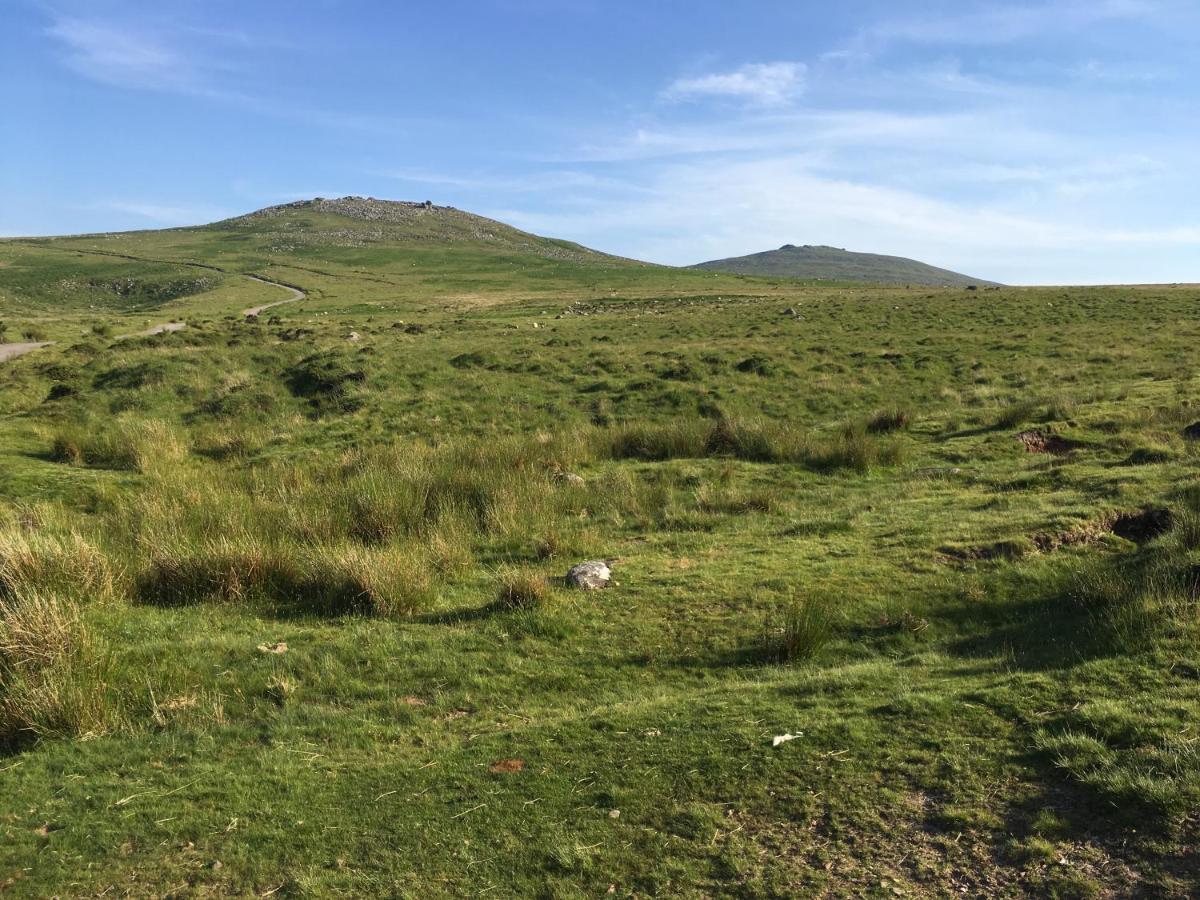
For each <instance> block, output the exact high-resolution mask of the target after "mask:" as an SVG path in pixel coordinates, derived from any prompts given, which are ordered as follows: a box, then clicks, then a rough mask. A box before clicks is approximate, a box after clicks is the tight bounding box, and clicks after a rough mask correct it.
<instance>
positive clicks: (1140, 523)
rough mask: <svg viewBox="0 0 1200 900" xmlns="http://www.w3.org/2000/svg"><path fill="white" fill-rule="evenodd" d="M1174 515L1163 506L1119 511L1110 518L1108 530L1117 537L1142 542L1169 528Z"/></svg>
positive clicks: (1136, 542)
mask: <svg viewBox="0 0 1200 900" xmlns="http://www.w3.org/2000/svg"><path fill="white" fill-rule="evenodd" d="M1173 521H1174V517H1173V516H1172V515H1171V511H1170V510H1169V509H1167V508H1166V507H1165V506H1158V507H1149V508H1147V509H1140V510H1136V511H1135V512H1127V513H1121V514H1119V515H1118V516H1117V517H1116V518H1114V519H1113V520H1112V524H1111V526H1110V530H1111V531H1112V533H1113V534H1115V535H1116V536H1117V537H1123V538H1125V539H1126V540H1130V541H1133V542H1134V543H1135V544H1144V543H1145V542H1146V541H1150V540H1153V539H1154V538H1156V537H1158V536H1159V535H1161V534H1164V533H1165V532H1167V531H1168V530H1169V529H1170V528H1171V524H1172V522H1173Z"/></svg>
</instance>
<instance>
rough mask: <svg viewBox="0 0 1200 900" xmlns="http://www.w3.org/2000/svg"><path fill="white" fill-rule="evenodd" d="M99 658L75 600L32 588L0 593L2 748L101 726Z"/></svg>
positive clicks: (103, 695) (104, 719) (103, 701)
mask: <svg viewBox="0 0 1200 900" xmlns="http://www.w3.org/2000/svg"><path fill="white" fill-rule="evenodd" d="M104 660H105V656H104V654H103V653H101V652H100V650H99V648H98V647H97V645H96V643H95V641H94V640H93V638H92V635H91V633H90V631H89V630H88V628H87V627H86V626H85V625H84V623H83V618H82V615H81V612H80V609H79V606H78V604H76V603H74V602H72V601H70V600H65V599H63V598H60V597H56V596H55V595H53V594H52V593H49V592H34V591H23V592H22V593H21V594H19V595H14V594H8V595H6V596H5V597H3V598H2V599H0V748H5V749H14V748H19V747H21V746H24V745H26V744H28V743H30V742H32V741H34V740H37V739H40V738H44V737H79V736H82V735H86V734H97V733H100V732H102V731H104V730H106V728H107V725H108V722H109V719H110V718H111V710H110V709H109V705H108V696H107V694H108V691H107V683H106V678H105V671H104Z"/></svg>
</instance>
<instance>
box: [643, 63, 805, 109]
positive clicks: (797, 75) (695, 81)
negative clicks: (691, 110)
mask: <svg viewBox="0 0 1200 900" xmlns="http://www.w3.org/2000/svg"><path fill="white" fill-rule="evenodd" d="M807 71H808V67H807V66H806V65H805V64H804V63H800V62H773V63H747V64H746V65H744V66H741V67H740V68H738V69H734V70H732V71H729V72H712V73H710V74H707V75H700V76H697V77H694V78H678V79H676V80H675V81H673V82H672V83H671V84H670V85H668V86H667V87H666V89H665V90H663V92H662V94H661V96H662V98H663V99H664V100H667V101H670V102H676V103H679V102H686V101H698V100H711V99H721V100H734V101H739V102H742V103H748V104H751V105H755V106H768V107H769V106H786V105H787V104H788V103H790V102H791V101H792V100H794V99H796V98H797V97H799V96H800V94H801V93H803V91H804V76H805V73H806V72H807Z"/></svg>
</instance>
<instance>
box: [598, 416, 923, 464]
mask: <svg viewBox="0 0 1200 900" xmlns="http://www.w3.org/2000/svg"><path fill="white" fill-rule="evenodd" d="M595 443H596V446H597V449H598V453H599V454H600V455H605V456H608V457H609V458H612V459H642V460H648V461H660V460H666V459H700V458H706V457H714V458H733V459H740V460H744V461H747V462H758V463H792V464H797V465H803V466H806V467H808V468H811V469H814V470H817V471H834V470H838V469H851V470H854V471H858V472H866V471H869V470H870V469H872V468H875V467H877V466H889V465H895V464H897V463H898V462H900V461H901V460H902V459H903V446H902V445H901V444H900V443H898V442H897V441H895V440H889V439H883V438H881V437H879V436H878V434H877V433H874V432H871V431H870V430H869V427H868V426H867V425H862V424H856V423H847V424H845V425H844V426H842V428H841V429H839V430H838V431H837V432H836V433H835V434H833V435H832V436H813V435H810V434H808V433H806V432H804V431H802V430H801V429H799V428H797V427H796V426H795V425H792V424H790V423H787V422H776V421H766V420H763V421H753V420H737V419H729V418H720V419H717V420H716V421H709V420H703V419H701V420H679V421H675V422H670V423H666V424H662V425H646V424H636V425H621V426H615V427H613V428H611V429H606V430H601V431H599V432H598V433H597V436H596V441H595Z"/></svg>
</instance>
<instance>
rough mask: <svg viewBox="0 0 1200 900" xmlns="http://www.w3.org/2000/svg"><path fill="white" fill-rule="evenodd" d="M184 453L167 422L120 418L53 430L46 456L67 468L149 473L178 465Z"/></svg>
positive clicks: (185, 449)
mask: <svg viewBox="0 0 1200 900" xmlns="http://www.w3.org/2000/svg"><path fill="white" fill-rule="evenodd" d="M187 453H188V445H187V442H186V441H185V440H184V439H183V438H182V436H181V435H180V434H179V433H178V431H177V430H176V429H175V428H174V427H173V426H171V425H169V424H168V423H166V422H162V421H158V420H154V419H148V420H144V421H138V420H132V419H123V418H121V419H117V420H115V421H113V422H111V423H100V422H83V423H76V424H71V425H64V426H62V427H60V428H58V429H56V430H55V431H54V432H53V434H52V435H51V438H50V447H49V454H48V455H49V457H50V458H51V459H52V460H54V461H55V462H60V463H66V464H67V465H71V466H88V467H91V468H97V469H115V470H118V471H127V472H142V473H149V472H151V471H154V470H156V469H158V468H162V467H164V466H170V465H174V464H177V463H179V462H180V461H181V460H182V459H183V458H184V457H186V456H187Z"/></svg>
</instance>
